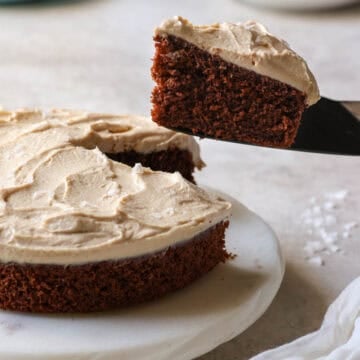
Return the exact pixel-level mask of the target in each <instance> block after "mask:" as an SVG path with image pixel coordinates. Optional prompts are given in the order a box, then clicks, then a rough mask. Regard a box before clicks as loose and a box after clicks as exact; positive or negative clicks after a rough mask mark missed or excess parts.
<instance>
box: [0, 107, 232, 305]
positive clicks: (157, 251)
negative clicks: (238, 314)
mask: <svg viewBox="0 0 360 360" xmlns="http://www.w3.org/2000/svg"><path fill="white" fill-rule="evenodd" d="M141 121H142V120H141ZM135 123H136V121H135V120H134V119H132V120H131V121H129V118H128V117H124V118H123V117H113V116H106V115H99V114H97V115H91V114H85V113H83V112H65V111H58V112H51V113H49V114H43V113H41V112H36V111H18V112H0V124H1V126H0V173H1V177H0V308H1V309H7V310H16V311H26V312H89V311H99V310H109V309H115V308H118V307H120V306H126V305H132V304H136V303H140V302H143V301H146V300H151V299H155V298H157V297H160V296H162V295H164V294H167V293H169V292H171V291H175V290H177V289H181V288H182V287H184V286H186V285H187V284H189V283H191V282H193V281H194V280H196V279H197V278H199V277H200V276H202V275H203V274H205V273H207V272H208V271H210V270H211V269H212V268H214V267H215V266H216V265H217V264H218V263H220V262H222V261H225V260H226V259H227V258H228V253H227V252H226V250H225V242H224V233H225V229H226V227H227V225H228V219H229V216H230V211H231V204H230V203H228V202H227V201H225V200H222V199H221V198H219V197H218V196H216V195H214V194H211V193H208V192H205V191H204V190H202V189H200V188H198V187H197V186H195V185H194V184H192V183H190V182H189V181H187V180H185V179H184V178H183V177H182V176H181V175H180V173H178V172H176V173H174V174H170V173H165V172H160V171H152V170H150V169H149V168H144V167H142V166H141V165H140V164H136V165H135V166H134V167H133V168H131V167H129V166H127V165H125V164H122V163H119V162H116V161H113V160H111V159H109V157H108V156H106V155H105V154H104V152H106V153H112V154H118V153H124V152H126V151H133V152H135V153H142V150H144V149H147V150H149V147H151V148H153V149H158V150H159V151H166V150H165V149H167V148H168V147H169V144H170V143H171V142H172V141H174V143H173V145H174V144H175V143H176V141H180V140H179V139H185V138H178V135H176V134H174V133H172V135H171V136H169V132H168V130H164V131H163V130H159V131H158V132H157V131H156V130H154V131H152V135H151V136H150V134H149V132H145V131H144V130H143V129H140V128H139V126H137V125H135ZM171 139H172V140H171ZM175 139H178V140H176V141H175ZM180 143H181V142H180ZM180 143H179V146H180ZM150 144H152V145H150ZM174 161H177V159H175V160H174ZM195 162H196V160H195Z"/></svg>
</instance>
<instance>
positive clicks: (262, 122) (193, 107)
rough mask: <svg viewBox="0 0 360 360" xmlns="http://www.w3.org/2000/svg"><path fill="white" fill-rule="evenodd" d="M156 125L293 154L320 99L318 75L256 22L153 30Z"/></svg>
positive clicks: (168, 25)
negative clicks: (286, 149)
mask: <svg viewBox="0 0 360 360" xmlns="http://www.w3.org/2000/svg"><path fill="white" fill-rule="evenodd" d="M154 40H155V48H156V51H155V56H154V62H153V66H152V70H151V73H152V77H153V79H154V80H155V82H156V86H155V88H154V90H153V93H152V103H153V108H152V118H153V120H154V121H155V122H157V123H158V124H159V125H162V126H166V127H168V128H171V129H176V130H180V131H185V132H190V133H192V134H194V135H199V136H210V137H214V138H217V139H223V140H237V141H241V142H246V143H252V144H258V145H265V146H273V147H289V146H290V145H291V144H292V143H293V142H294V140H295V136H296V133H297V130H298V127H299V125H300V120H301V116H302V113H303V111H304V110H305V108H306V107H308V106H310V105H312V104H313V103H315V102H316V101H317V100H318V99H319V91H318V87H317V84H316V81H315V79H314V76H313V75H312V73H311V72H310V70H309V68H308V67H307V65H306V63H305V61H304V60H303V59H302V58H301V57H300V56H298V55H297V54H296V53H295V52H294V51H292V50H291V49H290V48H289V47H288V45H287V44H286V43H285V42H284V41H282V40H279V39H277V38H276V37H275V36H273V35H271V34H270V33H268V32H267V31H266V29H265V28H264V27H263V26H262V25H260V24H258V23H256V22H253V21H251V22H246V23H244V24H231V23H223V24H214V25H210V26H194V25H192V24H191V23H190V22H189V21H187V20H185V19H183V18H181V17H175V18H173V19H170V20H167V21H165V22H164V23H163V24H162V25H161V26H160V27H158V28H157V29H156V30H155V37H154Z"/></svg>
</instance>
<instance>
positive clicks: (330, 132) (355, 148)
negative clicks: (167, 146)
mask: <svg viewBox="0 0 360 360" xmlns="http://www.w3.org/2000/svg"><path fill="white" fill-rule="evenodd" d="M174 130H176V131H179V129H174ZM180 131H183V130H180ZM184 132H186V133H188V134H190V135H197V136H200V137H202V138H209V139H210V138H212V137H210V136H207V135H205V136H203V135H201V134H192V133H190V132H188V131H184ZM225 141H230V142H235V143H242V142H241V141H238V140H225ZM286 150H298V151H308V152H314V153H323V154H339V155H360V101H335V100H330V99H327V98H325V97H322V98H321V99H320V100H319V101H318V102H317V103H316V104H315V105H312V106H311V107H309V108H308V109H307V110H305V112H304V113H303V116H302V119H301V124H300V127H299V131H298V134H297V136H296V139H295V142H294V144H293V145H292V146H291V147H290V148H287V149H286Z"/></svg>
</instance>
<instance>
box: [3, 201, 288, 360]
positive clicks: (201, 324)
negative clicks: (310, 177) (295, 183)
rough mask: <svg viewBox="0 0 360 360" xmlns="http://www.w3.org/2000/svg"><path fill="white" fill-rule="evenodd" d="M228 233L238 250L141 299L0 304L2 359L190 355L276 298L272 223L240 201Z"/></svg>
mask: <svg viewBox="0 0 360 360" xmlns="http://www.w3.org/2000/svg"><path fill="white" fill-rule="evenodd" d="M230 200H231V201H232V202H233V204H234V213H233V217H232V220H231V226H230V228H229V231H228V233H227V242H228V248H229V250H230V251H231V252H233V253H234V254H237V257H236V258H235V259H234V260H232V261H229V262H228V263H227V264H222V265H220V266H218V267H217V268H216V269H215V270H213V271H212V272H211V273H210V274H208V275H207V276H205V277H204V278H202V279H201V280H199V281H197V282H196V283H194V284H193V285H192V286H190V287H188V288H186V289H184V290H182V291H179V292H177V293H174V294H172V295H170V296H167V297H165V298H163V299H161V300H160V301H155V302H153V303H149V304H146V305H142V306H137V307H133V308H130V309H125V310H122V311H117V312H110V313H98V314H90V315H33V314H20V313H11V312H3V311H0V359H4V360H5V359H6V360H15V359H16V360H30V359H32V360H45V359H46V360H54V359H57V360H58V359H59V360H60V359H61V360H68V359H71V360H75V359H76V360H78V359H83V360H85V359H86V360H115V359H121V360H130V359H131V360H145V359H146V360H165V359H166V360H168V359H172V360H188V359H192V358H194V357H196V356H199V355H201V354H203V353H205V352H207V351H210V350H211V349H213V348H215V347H216V346H218V345H219V344H221V343H223V342H225V341H227V340H230V339H231V338H233V337H234V336H236V335H238V334H239V333H241V332H242V331H244V330H245V329H246V328H247V327H249V326H250V325H251V324H252V323H253V322H254V321H255V320H256V319H258V318H259V317H260V316H261V315H262V314H263V313H264V311H265V310H266V308H267V307H268V306H269V304H270V303H271V301H272V299H273V298H274V296H275V294H276V292H277V290H278V288H279V286H280V283H281V280H282V277H283V273H284V264H283V261H282V258H281V254H280V251H279V245H278V242H277V239H276V237H275V235H274V233H273V232H272V230H271V229H270V228H269V227H268V226H267V225H266V224H265V223H264V222H263V221H262V220H261V219H260V218H259V217H258V216H257V215H255V214H253V213H252V212H250V211H249V210H248V209H246V208H245V207H244V206H243V205H241V204H240V203H239V202H238V201H236V200H234V199H230Z"/></svg>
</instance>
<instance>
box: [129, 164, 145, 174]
mask: <svg viewBox="0 0 360 360" xmlns="http://www.w3.org/2000/svg"><path fill="white" fill-rule="evenodd" d="M132 171H133V172H134V173H135V174H142V173H143V172H144V168H143V167H142V165H141V164H140V163H136V164H135V165H134V167H133V168H132Z"/></svg>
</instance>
